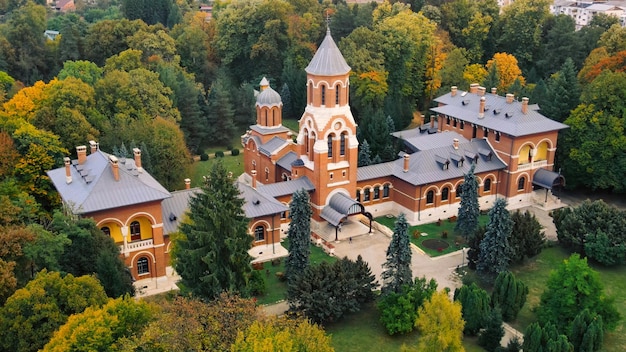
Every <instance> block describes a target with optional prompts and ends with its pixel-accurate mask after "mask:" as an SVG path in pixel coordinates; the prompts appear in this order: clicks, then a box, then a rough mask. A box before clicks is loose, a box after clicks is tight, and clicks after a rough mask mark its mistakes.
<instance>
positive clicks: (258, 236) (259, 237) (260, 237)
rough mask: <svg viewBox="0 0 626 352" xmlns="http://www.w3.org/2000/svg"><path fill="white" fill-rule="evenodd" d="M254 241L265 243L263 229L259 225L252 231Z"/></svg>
mask: <svg viewBox="0 0 626 352" xmlns="http://www.w3.org/2000/svg"><path fill="white" fill-rule="evenodd" d="M254 241H256V242H260V241H265V227H263V226H260V225H259V226H257V227H256V228H255V229H254Z"/></svg>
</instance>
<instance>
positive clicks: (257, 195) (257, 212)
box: [237, 182, 289, 219]
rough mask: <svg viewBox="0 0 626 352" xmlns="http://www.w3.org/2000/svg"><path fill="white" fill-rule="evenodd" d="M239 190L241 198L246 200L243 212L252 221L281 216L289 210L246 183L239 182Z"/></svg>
mask: <svg viewBox="0 0 626 352" xmlns="http://www.w3.org/2000/svg"><path fill="white" fill-rule="evenodd" d="M237 188H239V191H240V192H241V196H242V197H243V199H244V200H245V203H244V205H243V210H244V212H245V214H246V217H247V218H250V219H252V218H256V217H259V216H266V215H273V214H279V213H282V212H283V211H287V210H289V208H288V207H287V206H285V205H284V204H282V203H281V202H279V201H277V200H276V199H274V198H273V197H271V196H268V195H266V194H263V193H262V192H259V191H257V190H256V189H254V188H252V187H250V186H248V185H246V184H244V183H241V182H237Z"/></svg>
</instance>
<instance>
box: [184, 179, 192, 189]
mask: <svg viewBox="0 0 626 352" xmlns="http://www.w3.org/2000/svg"><path fill="white" fill-rule="evenodd" d="M185 189H191V179H189V178H186V179H185Z"/></svg>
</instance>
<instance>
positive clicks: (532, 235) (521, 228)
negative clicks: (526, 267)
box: [505, 210, 546, 320]
mask: <svg viewBox="0 0 626 352" xmlns="http://www.w3.org/2000/svg"><path fill="white" fill-rule="evenodd" d="M511 220H513V230H512V231H511V237H509V246H510V247H511V250H512V254H511V263H521V262H523V261H524V260H525V259H526V258H531V257H534V256H536V255H537V254H539V253H541V249H542V248H543V246H544V243H545V241H546V238H545V235H544V233H543V231H542V229H543V227H542V226H541V224H540V223H539V221H537V218H536V217H535V215H534V214H531V213H530V212H529V211H528V210H526V211H525V212H524V213H521V212H520V211H519V210H518V211H516V212H515V213H513V214H512V215H511ZM505 316H506V315H505ZM505 320H506V319H505Z"/></svg>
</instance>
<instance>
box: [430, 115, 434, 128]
mask: <svg viewBox="0 0 626 352" xmlns="http://www.w3.org/2000/svg"><path fill="white" fill-rule="evenodd" d="M430 128H435V116H434V115H430Z"/></svg>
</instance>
